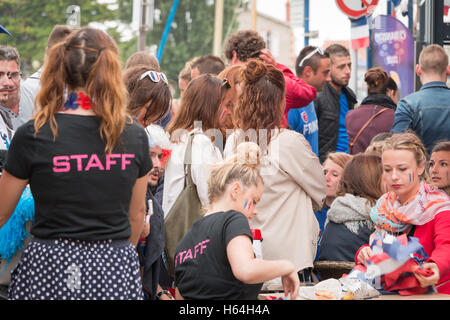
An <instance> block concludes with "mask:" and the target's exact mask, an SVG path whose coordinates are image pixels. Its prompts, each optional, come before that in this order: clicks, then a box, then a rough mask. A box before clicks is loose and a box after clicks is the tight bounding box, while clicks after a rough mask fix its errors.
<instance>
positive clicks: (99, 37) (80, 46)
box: [34, 28, 132, 153]
mask: <svg viewBox="0 0 450 320" xmlns="http://www.w3.org/2000/svg"><path fill="white" fill-rule="evenodd" d="M43 70H44V71H43V72H42V75H41V84H42V87H41V90H40V91H39V93H38V95H37V97H36V104H37V105H39V110H38V111H37V113H36V115H35V116H34V128H35V136H36V135H37V134H38V132H39V129H40V128H42V127H43V126H44V124H45V123H47V122H49V125H50V129H51V131H52V133H53V137H54V139H56V137H57V135H58V124H57V122H56V119H55V114H56V113H57V112H58V111H61V110H62V108H63V105H64V103H65V100H66V99H67V94H69V93H71V92H73V91H74V90H77V89H83V90H85V91H86V94H87V95H88V96H89V98H90V101H91V106H92V110H93V111H94V112H95V114H96V116H97V118H99V120H100V136H101V138H102V140H103V141H104V142H105V152H106V153H111V152H112V151H113V148H114V147H115V146H116V144H118V142H119V140H120V136H121V133H122V131H123V129H124V127H125V123H126V122H129V123H131V122H132V119H131V117H129V116H127V112H126V100H127V92H126V89H125V86H124V84H123V80H122V69H121V64H120V60H119V56H118V49H117V45H116V43H115V42H114V40H113V39H112V38H111V37H110V36H109V35H108V34H106V33H105V32H104V31H102V30H98V29H93V28H82V29H80V30H78V31H77V32H74V33H73V34H72V35H71V36H69V38H67V39H66V41H65V42H59V43H57V44H55V45H54V46H53V47H52V48H51V50H50V52H49V56H48V58H47V59H46V61H45V64H44V67H43Z"/></svg>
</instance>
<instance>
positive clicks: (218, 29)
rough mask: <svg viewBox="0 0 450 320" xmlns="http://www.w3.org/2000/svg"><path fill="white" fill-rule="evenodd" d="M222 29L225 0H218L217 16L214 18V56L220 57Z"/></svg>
mask: <svg viewBox="0 0 450 320" xmlns="http://www.w3.org/2000/svg"><path fill="white" fill-rule="evenodd" d="M222 28H223V0H216V15H215V18H214V45H213V54H214V55H215V56H217V57H219V56H220V54H221V52H220V51H221V50H222Z"/></svg>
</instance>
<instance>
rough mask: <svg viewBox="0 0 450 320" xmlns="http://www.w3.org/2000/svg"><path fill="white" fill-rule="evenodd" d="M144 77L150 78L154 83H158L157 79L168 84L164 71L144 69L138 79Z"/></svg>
mask: <svg viewBox="0 0 450 320" xmlns="http://www.w3.org/2000/svg"><path fill="white" fill-rule="evenodd" d="M145 77H149V79H150V80H152V81H153V82H155V83H158V82H159V81H161V80H162V81H164V82H165V83H166V84H169V82H168V81H167V77H166V75H165V74H164V73H162V72H157V71H146V72H144V73H143V74H142V75H141V77H140V79H139V80H142V79H144V78H145Z"/></svg>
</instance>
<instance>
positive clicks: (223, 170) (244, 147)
mask: <svg viewBox="0 0 450 320" xmlns="http://www.w3.org/2000/svg"><path fill="white" fill-rule="evenodd" d="M260 164H261V149H260V148H259V146H258V145H257V144H256V143H254V142H244V143H241V144H239V146H238V147H237V149H236V153H234V154H232V155H231V156H230V157H228V158H226V159H225V160H223V161H221V162H219V163H217V164H216V165H214V167H213V169H212V171H211V175H210V178H209V180H208V198H209V202H210V203H214V202H215V201H217V200H218V199H220V198H221V197H222V196H223V195H224V193H225V190H226V188H227V186H228V185H229V184H230V183H233V182H235V181H240V182H242V184H243V185H244V186H245V187H247V188H249V187H251V186H257V185H258V183H259V182H260V183H263V180H262V178H261V175H260V172H259V169H260Z"/></svg>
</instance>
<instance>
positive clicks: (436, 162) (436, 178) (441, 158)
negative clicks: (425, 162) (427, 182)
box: [428, 141, 450, 195]
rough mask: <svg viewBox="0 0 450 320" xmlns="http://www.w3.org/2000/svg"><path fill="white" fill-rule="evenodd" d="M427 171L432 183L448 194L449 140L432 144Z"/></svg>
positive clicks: (449, 171) (449, 168) (449, 172)
mask: <svg viewBox="0 0 450 320" xmlns="http://www.w3.org/2000/svg"><path fill="white" fill-rule="evenodd" d="M428 172H429V174H430V177H431V181H432V184H433V185H434V186H435V187H436V188H439V189H441V190H443V191H445V192H446V193H447V194H448V195H450V141H442V142H438V143H437V144H436V145H435V146H434V148H433V150H432V151H431V157H430V162H429V167H428Z"/></svg>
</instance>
